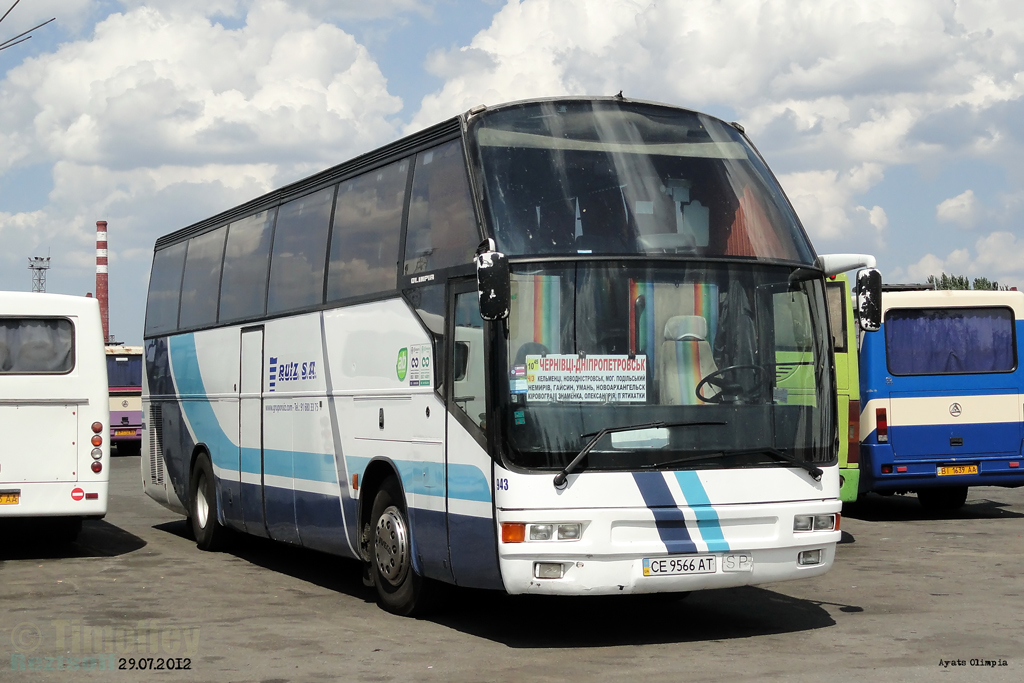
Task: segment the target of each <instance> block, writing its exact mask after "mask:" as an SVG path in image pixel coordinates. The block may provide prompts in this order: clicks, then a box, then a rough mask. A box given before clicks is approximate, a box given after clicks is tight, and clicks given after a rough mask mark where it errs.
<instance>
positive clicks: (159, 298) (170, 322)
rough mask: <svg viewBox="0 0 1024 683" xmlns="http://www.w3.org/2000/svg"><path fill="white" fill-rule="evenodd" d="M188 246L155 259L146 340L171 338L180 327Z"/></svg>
mask: <svg viewBox="0 0 1024 683" xmlns="http://www.w3.org/2000/svg"><path fill="white" fill-rule="evenodd" d="M186 245H187V243H186V242H180V243H178V244H174V245H171V246H169V247H167V248H166V249H161V250H160V251H158V252H156V254H154V256H153V271H152V272H151V273H150V276H149V301H148V302H147V303H146V336H151V335H154V334H167V333H169V332H173V331H174V330H175V329H177V327H178V297H179V295H180V294H181V269H182V266H184V265H185V247H186Z"/></svg>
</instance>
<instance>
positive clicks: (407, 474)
mask: <svg viewBox="0 0 1024 683" xmlns="http://www.w3.org/2000/svg"><path fill="white" fill-rule="evenodd" d="M392 462H393V463H394V465H395V467H397V468H398V475H399V477H401V479H402V487H403V488H404V489H405V491H406V492H408V493H416V494H419V495H423V496H440V497H443V496H444V495H445V486H444V463H443V462H418V461H414V460H392ZM369 464H370V458H365V457H362V456H353V455H348V456H345V465H346V466H347V467H348V470H349V471H350V472H353V473H360V474H361V473H362V472H364V471H366V466H367V465H369ZM424 475H425V476H424ZM448 497H449V498H456V499H458V500H475V501H479V502H482V503H490V502H491V487H490V484H488V482H487V477H485V476H484V473H483V472H482V471H481V470H480V468H479V467H476V466H475V465H462V464H457V463H452V464H450V465H448Z"/></svg>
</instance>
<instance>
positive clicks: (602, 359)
mask: <svg viewBox="0 0 1024 683" xmlns="http://www.w3.org/2000/svg"><path fill="white" fill-rule="evenodd" d="M795 272H796V271H795V269H794V268H792V267H786V266H768V265H752V264H749V263H748V264H742V263H734V264H723V263H707V262H705V263H695V262H680V263H676V264H659V265H648V264H643V265H641V264H636V263H635V262H633V263H611V262H596V263H595V262H587V263H584V262H577V263H572V264H557V263H556V264H544V265H517V266H515V267H514V269H513V275H512V309H511V315H510V317H509V321H508V325H509V334H508V341H507V344H508V347H507V349H506V353H505V354H503V355H504V356H505V357H506V358H507V363H508V365H507V377H508V385H507V387H503V390H502V394H501V395H502V396H503V397H504V405H503V406H502V410H503V412H504V413H505V420H504V422H505V434H506V445H507V449H506V451H507V457H508V458H509V459H510V460H511V461H512V463H513V464H515V465H517V466H520V467H537V468H561V467H564V466H565V465H566V464H567V463H568V462H569V461H570V460H572V458H573V457H574V456H575V455H576V454H577V452H579V450H580V449H581V448H583V446H584V445H585V444H586V443H587V441H588V440H589V438H590V437H592V436H593V435H594V434H595V433H596V432H598V431H600V430H602V429H605V428H615V427H622V426H628V425H645V428H642V429H637V430H632V431H624V432H620V433H614V434H609V435H608V436H607V437H605V438H603V439H601V441H600V443H598V444H596V445H595V448H594V449H593V450H592V451H591V452H590V454H589V455H588V456H587V458H588V462H587V463H586V467H587V469H602V468H604V469H635V468H637V467H658V466H660V465H668V464H670V463H680V462H684V461H685V463H686V464H685V465H683V466H685V467H693V468H701V467H732V466H762V465H763V466H768V465H780V464H781V465H783V466H785V465H786V463H785V462H784V461H780V459H779V458H777V457H772V456H771V452H772V451H776V452H783V453H785V454H787V455H790V456H792V457H795V458H799V459H801V460H804V461H808V462H818V463H823V462H830V461H832V459H833V458H834V453H833V450H834V449H833V445H834V441H835V425H834V415H833V401H832V399H831V398H830V392H832V391H833V380H832V376H831V363H830V362H829V354H828V348H829V347H828V337H827V335H828V325H827V322H826V316H827V312H826V306H825V292H824V288H823V286H822V283H821V281H820V280H819V279H807V280H800V279H799V278H798V277H797V278H794V281H793V282H791V281H790V276H791V275H793V274H794V273H795ZM655 422H662V423H665V426H659V427H649V426H646V425H650V424H651V423H655ZM679 466H680V465H678V464H673V467H679Z"/></svg>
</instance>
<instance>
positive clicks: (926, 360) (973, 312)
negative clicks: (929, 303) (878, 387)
mask: <svg viewBox="0 0 1024 683" xmlns="http://www.w3.org/2000/svg"><path fill="white" fill-rule="evenodd" d="M1013 322H1014V317H1013V311H1012V310H1010V309H1009V308H1002V307H987V308H898V309H890V310H889V311H888V312H886V314H885V352H886V356H887V359H888V365H889V372H890V373H891V374H893V375H952V374H979V373H993V372H1011V371H1012V370H1013V369H1014V368H1015V367H1016V366H1017V354H1016V353H1015V348H1016V347H1015V344H1014V331H1013Z"/></svg>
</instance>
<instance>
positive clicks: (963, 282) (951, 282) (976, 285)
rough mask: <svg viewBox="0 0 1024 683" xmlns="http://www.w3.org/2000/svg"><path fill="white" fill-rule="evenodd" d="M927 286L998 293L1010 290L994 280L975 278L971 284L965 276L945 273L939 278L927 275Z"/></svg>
mask: <svg viewBox="0 0 1024 683" xmlns="http://www.w3.org/2000/svg"><path fill="white" fill-rule="evenodd" d="M928 284H930V285H934V286H935V289H975V290H980V291H1000V292H1005V291H1006V290H1008V289H1010V288H1009V287H1008V286H1007V285H1001V284H999V283H998V282H996V281H995V280H989V279H988V278H987V277H976V278H974V282H971V280H969V279H968V278H967V276H966V275H946V274H945V273H943V274H942V275H940V276H939V277H935V276H934V275H929V276H928Z"/></svg>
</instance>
